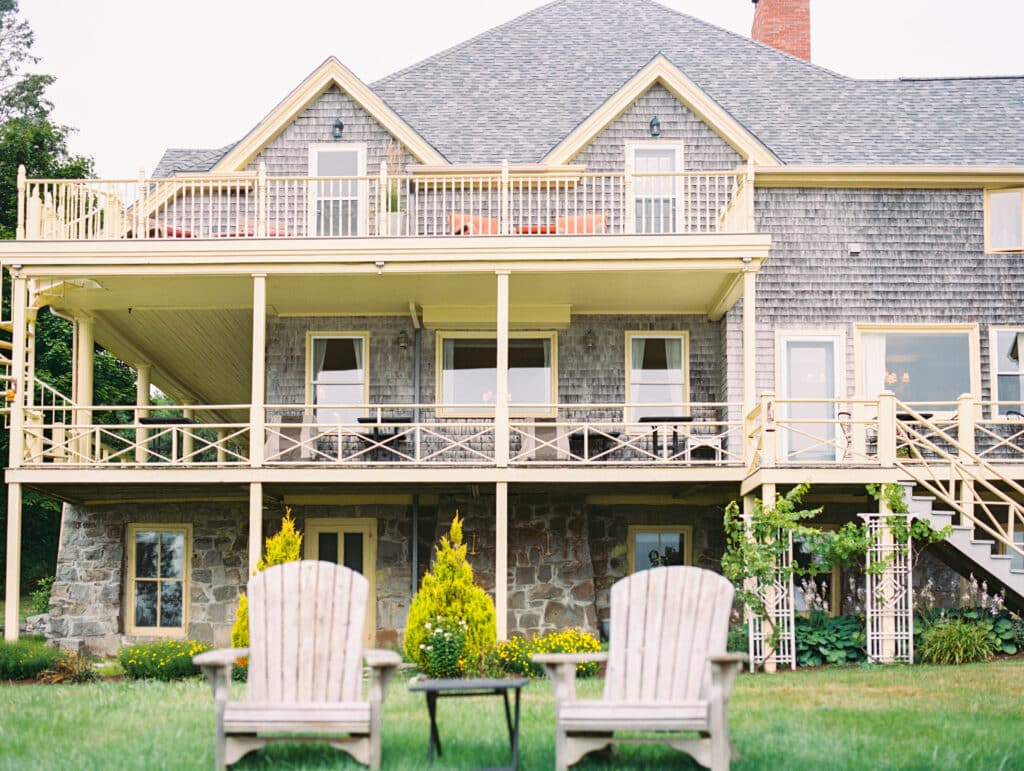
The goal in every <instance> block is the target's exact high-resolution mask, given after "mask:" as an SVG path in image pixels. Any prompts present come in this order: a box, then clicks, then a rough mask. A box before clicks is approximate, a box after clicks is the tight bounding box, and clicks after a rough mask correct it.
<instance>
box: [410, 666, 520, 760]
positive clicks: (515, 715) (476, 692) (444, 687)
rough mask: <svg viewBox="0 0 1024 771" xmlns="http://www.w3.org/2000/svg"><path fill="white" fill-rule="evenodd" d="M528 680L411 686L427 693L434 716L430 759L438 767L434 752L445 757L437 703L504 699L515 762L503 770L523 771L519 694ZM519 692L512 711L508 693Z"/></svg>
mask: <svg viewBox="0 0 1024 771" xmlns="http://www.w3.org/2000/svg"><path fill="white" fill-rule="evenodd" d="M529 682H530V678H528V677H510V678H476V679H466V680H460V679H454V678H453V679H451V680H420V681H418V682H415V683H413V684H412V685H410V686H409V690H410V691H423V692H424V693H425V694H426V695H427V711H428V712H429V713H430V747H429V749H428V750H427V759H428V760H429V762H430V764H431V765H433V764H434V749H435V748H436V749H437V754H438V755H441V737H440V736H439V735H438V732H437V700H438V698H439V697H441V696H501V697H502V698H503V699H504V701H505V723H506V725H507V726H508V743H509V748H510V749H511V751H512V762H511V763H510V764H509V765H507V766H502V768H508V769H513V771H515V769H517V768H519V695H520V692H521V691H522V688H523V686H524V685H526V684H527V683H529ZM509 691H515V694H516V704H515V710H514V711H513V710H511V709H510V708H509V703H508V692H509Z"/></svg>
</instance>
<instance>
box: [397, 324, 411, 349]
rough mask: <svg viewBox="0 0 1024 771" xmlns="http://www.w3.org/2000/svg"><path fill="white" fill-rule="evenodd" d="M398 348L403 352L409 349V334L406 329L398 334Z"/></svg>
mask: <svg viewBox="0 0 1024 771" xmlns="http://www.w3.org/2000/svg"><path fill="white" fill-rule="evenodd" d="M397 342H398V347H399V348H401V349H402V350H403V351H404V350H405V349H406V348H408V347H409V333H408V332H406V331H405V330H404V329H403V330H402V331H401V332H399V333H398V340H397Z"/></svg>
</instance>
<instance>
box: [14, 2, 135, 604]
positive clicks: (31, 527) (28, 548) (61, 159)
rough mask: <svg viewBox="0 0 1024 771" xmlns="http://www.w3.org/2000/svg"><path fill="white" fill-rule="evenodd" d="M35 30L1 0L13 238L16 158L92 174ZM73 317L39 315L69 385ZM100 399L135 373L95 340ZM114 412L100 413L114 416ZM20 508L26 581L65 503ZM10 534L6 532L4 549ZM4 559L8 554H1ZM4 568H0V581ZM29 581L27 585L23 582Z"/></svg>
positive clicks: (47, 362)
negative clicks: (57, 112)
mask: <svg viewBox="0 0 1024 771" xmlns="http://www.w3.org/2000/svg"><path fill="white" fill-rule="evenodd" d="M33 42H34V35H33V32H32V30H31V28H30V27H29V26H28V23H27V22H26V21H25V20H23V19H21V18H20V17H19V15H18V3H17V1H16V0H0V239H8V240H9V239H12V238H14V235H15V229H16V226H17V220H18V212H17V200H18V189H17V179H18V166H19V165H24V166H25V169H26V172H27V174H28V176H29V177H34V178H44V179H81V178H86V177H91V176H92V175H93V162H92V159H90V158H87V157H84V156H81V155H75V154H74V153H72V152H71V150H70V149H69V148H68V137H69V136H70V134H71V131H72V129H70V128H68V127H67V126H61V125H59V124H56V123H54V122H53V121H52V120H51V116H50V113H51V111H52V109H53V105H52V103H51V102H50V101H49V100H48V99H46V97H45V91H46V88H47V87H48V86H49V85H50V84H52V83H53V81H54V79H53V77H52V76H50V75H43V74H33V73H26V72H25V67H27V66H31V65H34V64H36V63H37V61H38V59H37V58H36V57H35V56H33V55H32V53H31V48H32V44H33ZM3 317H4V318H10V278H9V276H7V275H6V274H5V275H4V276H3ZM71 365H72V362H71V325H70V324H69V323H68V322H66V321H64V320H63V319H60V318H58V317H56V316H54V315H53V314H52V313H50V312H49V311H48V310H46V309H45V308H44V309H41V310H40V311H39V315H38V317H37V320H36V376H37V377H38V378H39V379H40V380H42V381H44V382H46V383H48V384H50V385H51V386H53V387H54V388H56V389H57V390H58V391H60V392H62V393H65V394H70V393H71ZM93 380H94V386H95V403H97V404H133V403H134V401H135V374H134V372H132V370H131V369H130V368H128V367H127V366H126V365H125V364H123V363H121V362H119V361H118V360H117V359H116V358H115V357H114V356H112V355H111V354H110V353H108V352H106V351H104V350H102V349H100V348H97V349H96V356H95V374H94V376H93ZM115 418H116V416H114V415H112V414H109V413H108V414H103V413H100V414H97V419H102V420H114V419H115ZM8 454H9V453H8V433H7V431H6V430H0V458H2V459H3V460H4V465H7V463H6V461H7V458H8ZM22 506H23V516H22V571H21V573H22V581H23V584H25V583H30V582H32V581H33V580H35V579H38V578H41V577H43V576H45V575H52V574H53V570H54V567H55V564H56V556H57V539H58V538H59V535H60V513H61V507H60V504H59V503H58V502H57V501H55V500H52V499H50V498H46V497H44V496H42V495H39V494H37V493H33V492H31V491H25V493H24V499H23V503H22ZM6 522H7V494H6V486H3V485H0V530H4V531H5V530H6ZM5 545H6V538H0V557H3V556H4V551H5ZM0 561H2V560H0ZM2 580H3V574H0V581H2ZM29 588H30V586H27V585H25V586H24V589H26V590H27V589H29Z"/></svg>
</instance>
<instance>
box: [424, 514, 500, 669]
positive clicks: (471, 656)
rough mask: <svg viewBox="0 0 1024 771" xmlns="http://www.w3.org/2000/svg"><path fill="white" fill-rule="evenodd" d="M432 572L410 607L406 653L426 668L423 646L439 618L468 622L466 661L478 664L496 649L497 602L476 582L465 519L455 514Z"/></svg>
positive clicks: (464, 651)
mask: <svg viewBox="0 0 1024 771" xmlns="http://www.w3.org/2000/svg"><path fill="white" fill-rule="evenodd" d="M435 551H436V553H437V555H436V558H435V560H434V565H433V568H432V570H431V571H428V572H427V573H426V575H424V576H423V583H422V584H421V585H420V590H419V591H418V592H416V596H415V597H413V599H412V604H411V605H410V607H409V618H408V621H407V622H406V625H405V652H406V655H408V656H409V658H410V659H412V660H413V661H415V662H416V664H418V665H419V666H420V667H421V668H422V667H423V651H422V650H421V649H420V644H421V643H423V641H424V640H425V639H426V637H427V634H428V633H429V629H428V627H427V626H426V625H427V624H431V625H433V624H434V623H435V622H436V621H437V620H438V618H441V619H450V620H453V621H465V622H466V644H465V648H464V649H463V658H464V659H465V661H466V664H467V666H466V669H472V668H474V667H475V666H477V665H478V663H479V662H480V660H481V658H482V657H483V654H485V653H486V652H488V651H489V650H491V649H492V648H493V647H494V643H495V640H496V634H497V630H496V628H495V622H494V619H495V615H494V601H493V600H491V598H490V596H489V595H488V594H487V592H485V591H484V590H483V589H481V588H480V587H479V586H477V585H476V584H475V583H474V582H473V568H472V567H471V566H470V564H469V562H468V561H467V560H466V545H465V544H464V543H462V520H461V519H459V513H458V512H457V511H456V512H455V518H454V519H452V527H451V531H450V533H449V535H448V536H442V537H441V545H440V546H437V547H435Z"/></svg>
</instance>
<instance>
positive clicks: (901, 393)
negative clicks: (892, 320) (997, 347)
mask: <svg viewBox="0 0 1024 771" xmlns="http://www.w3.org/2000/svg"><path fill="white" fill-rule="evenodd" d="M861 343H862V347H863V362H862V363H861V378H862V380H861V382H862V385H863V390H864V395H865V397H866V398H873V397H876V396H877V395H878V394H879V393H880V392H882V391H883V390H885V391H892V392H893V393H895V394H896V398H897V399H899V400H900V401H902V402H907V403H910V404H911V405H912V406H914V407H916V408H918V409H924V410H931V411H933V412H935V411H943V410H945V411H948V410H950V409H951V407H950V405H948V404H942V402H955V401H956V400H957V398H958V397H959V396H960V394H964V393H970V392H971V336H970V333H969V332H967V331H966V330H964V331H949V332H943V331H926V332H909V331H899V330H896V331H892V332H888V331H883V332H874V331H871V332H864V333H863V334H862V336H861Z"/></svg>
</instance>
